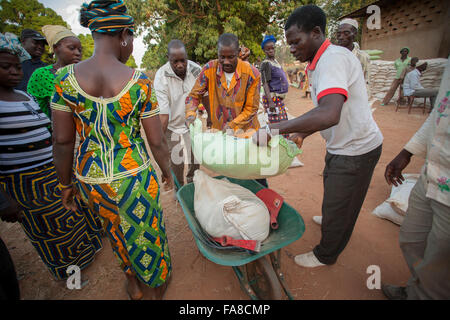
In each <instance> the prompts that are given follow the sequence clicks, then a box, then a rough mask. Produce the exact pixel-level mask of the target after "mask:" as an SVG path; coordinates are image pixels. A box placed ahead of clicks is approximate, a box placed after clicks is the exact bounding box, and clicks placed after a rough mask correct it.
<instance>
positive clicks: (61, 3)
mask: <svg viewBox="0 0 450 320" xmlns="http://www.w3.org/2000/svg"><path fill="white" fill-rule="evenodd" d="M38 1H39V2H40V3H42V4H43V5H44V6H46V7H47V8H50V9H53V10H54V11H55V12H56V13H57V14H59V15H60V16H61V17H62V18H63V19H64V21H66V23H67V24H68V25H69V26H70V28H71V29H72V31H73V32H74V33H75V34H80V33H81V34H88V33H90V30H89V29H88V28H84V27H82V26H81V25H80V23H79V22H78V15H79V9H80V7H81V5H82V4H83V2H87V0H38ZM38 31H40V30H38ZM133 44H134V51H133V56H134V59H135V60H136V63H137V65H138V66H140V64H141V62H142V57H143V56H144V53H145V51H146V49H147V48H146V45H145V44H144V41H143V36H142V35H141V36H139V37H135V38H134V43H133Z"/></svg>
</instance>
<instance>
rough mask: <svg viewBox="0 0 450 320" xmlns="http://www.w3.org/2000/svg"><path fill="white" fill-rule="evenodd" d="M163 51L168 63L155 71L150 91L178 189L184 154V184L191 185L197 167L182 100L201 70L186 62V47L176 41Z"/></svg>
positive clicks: (183, 100)
mask: <svg viewBox="0 0 450 320" xmlns="http://www.w3.org/2000/svg"><path fill="white" fill-rule="evenodd" d="M167 50H168V58H169V61H168V62H167V63H166V64H165V65H163V66H162V67H161V68H159V70H158V71H157V72H156V75H155V81H154V88H155V92H156V98H157V99H158V104H159V109H160V114H159V117H160V119H161V123H162V127H163V130H164V132H165V135H166V139H167V144H168V146H169V152H170V162H171V169H172V171H173V172H174V174H175V177H176V178H177V180H178V182H179V184H180V185H181V186H182V185H184V165H185V155H186V156H187V158H188V161H187V164H188V172H187V175H186V181H187V183H190V182H192V179H193V177H194V172H195V170H197V169H198V168H199V165H198V164H194V155H193V153H192V150H191V138H190V135H189V129H188V128H187V127H186V123H185V120H186V116H185V101H186V97H187V96H188V94H189V93H190V92H191V89H192V87H193V86H194V84H195V81H196V79H197V76H198V75H199V74H200V71H201V67H200V66H199V65H198V64H196V63H195V62H192V61H190V60H188V58H187V53H186V48H185V46H184V44H183V42H181V41H180V40H172V41H170V42H169V45H168V48H167ZM181 139H183V142H184V149H185V150H187V152H186V153H184V150H183V146H182V144H181Z"/></svg>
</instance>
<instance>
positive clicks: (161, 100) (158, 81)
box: [153, 71, 170, 133]
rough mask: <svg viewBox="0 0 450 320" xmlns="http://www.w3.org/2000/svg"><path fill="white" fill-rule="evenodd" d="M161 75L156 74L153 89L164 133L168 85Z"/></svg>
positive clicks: (166, 124) (167, 107)
mask: <svg viewBox="0 0 450 320" xmlns="http://www.w3.org/2000/svg"><path fill="white" fill-rule="evenodd" d="M161 73H162V71H159V72H157V73H156V76H155V81H154V84H153V88H154V89H155V93H156V99H157V100H158V105H159V119H160V120H161V127H162V130H163V132H164V133H165V132H166V131H167V127H168V125H169V114H170V103H169V88H168V84H167V82H166V81H164V80H163V78H162V76H161Z"/></svg>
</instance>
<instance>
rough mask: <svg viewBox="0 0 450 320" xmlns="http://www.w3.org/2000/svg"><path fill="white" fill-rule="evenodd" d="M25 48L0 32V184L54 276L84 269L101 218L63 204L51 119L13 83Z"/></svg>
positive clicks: (97, 242) (17, 79)
mask: <svg viewBox="0 0 450 320" xmlns="http://www.w3.org/2000/svg"><path fill="white" fill-rule="evenodd" d="M26 56H27V53H26V51H25V50H24V49H23V48H22V47H21V46H20V44H19V40H18V39H17V37H16V36H15V35H13V34H9V33H6V34H4V35H3V34H0V150H1V151H0V189H2V190H4V191H5V192H6V193H7V194H8V195H9V196H10V198H11V199H12V201H15V202H17V203H14V205H16V206H18V207H19V208H20V210H21V215H20V216H18V215H16V216H15V217H14V218H13V219H12V220H10V222H13V221H19V222H20V223H21V225H22V227H23V229H24V231H25V234H26V235H27V237H28V239H29V240H30V241H31V243H32V244H33V246H34V248H35V249H36V251H37V252H38V254H39V256H40V257H41V259H42V261H43V262H44V263H45V265H46V266H47V268H48V270H49V271H50V273H51V274H52V275H53V276H54V277H55V279H57V280H62V279H65V278H67V277H68V274H67V269H68V268H69V267H70V266H71V265H77V266H78V267H80V269H83V268H84V267H86V266H87V265H89V264H90V263H91V262H92V261H93V260H94V256H95V253H96V252H97V251H98V250H100V249H101V247H102V245H101V240H100V233H101V223H100V219H99V218H98V217H96V216H93V215H89V214H88V212H86V211H85V210H83V208H82V206H81V204H80V203H79V202H78V201H75V202H74V203H73V205H72V207H73V211H71V210H67V209H65V208H64V206H63V204H62V199H61V193H62V188H63V186H61V185H58V179H57V176H56V171H55V166H54V165H53V158H52V137H51V134H50V132H49V130H48V125H49V124H50V119H49V118H48V117H47V116H46V115H45V114H44V113H43V112H42V111H41V110H40V108H39V106H38V104H37V103H36V102H35V101H34V100H33V98H32V97H31V96H30V95H28V94H27V93H25V92H23V91H19V90H15V89H14V88H15V87H16V86H17V85H18V84H19V83H20V81H21V79H22V77H23V72H22V68H21V61H23V60H25V59H26Z"/></svg>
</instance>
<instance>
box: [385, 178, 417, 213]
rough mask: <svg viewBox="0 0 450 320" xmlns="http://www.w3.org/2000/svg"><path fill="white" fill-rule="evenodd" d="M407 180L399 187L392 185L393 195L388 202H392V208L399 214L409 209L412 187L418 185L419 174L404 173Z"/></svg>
mask: <svg viewBox="0 0 450 320" xmlns="http://www.w3.org/2000/svg"><path fill="white" fill-rule="evenodd" d="M403 177H404V178H405V181H403V183H402V184H400V185H399V186H398V187H395V186H392V190H391V195H390V196H389V199H387V200H386V202H388V203H390V204H391V206H392V209H394V210H395V212H397V213H398V214H401V215H403V216H404V215H405V214H406V210H408V200H409V195H410V193H411V190H412V188H413V187H414V186H415V185H416V182H417V180H418V179H419V175H418V174H404V175H403Z"/></svg>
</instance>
